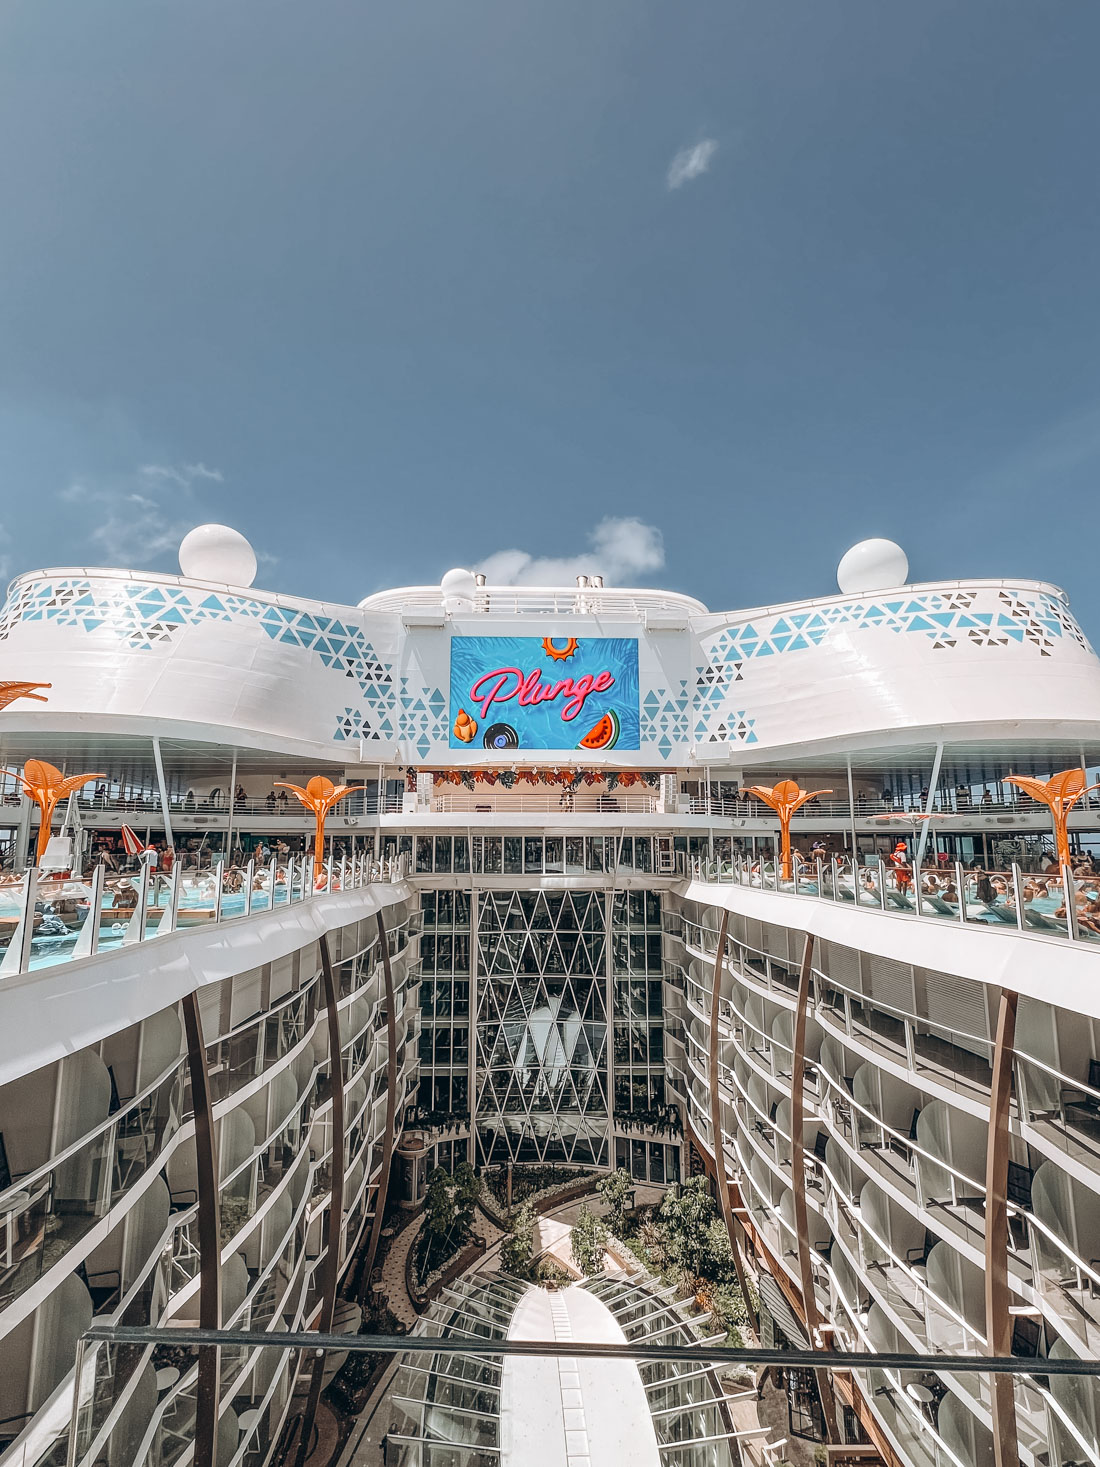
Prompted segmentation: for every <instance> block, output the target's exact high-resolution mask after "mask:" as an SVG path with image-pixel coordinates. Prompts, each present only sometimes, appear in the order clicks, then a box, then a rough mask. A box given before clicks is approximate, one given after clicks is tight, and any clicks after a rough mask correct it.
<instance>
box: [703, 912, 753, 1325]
mask: <svg viewBox="0 0 1100 1467" xmlns="http://www.w3.org/2000/svg"><path fill="white" fill-rule="evenodd" d="M729 920H730V914H729V912H728V911H726V910H725V909H723V911H722V919H721V922H720V923H719V926H718V946H717V947H716V948H715V951H714V975H713V978H712V981H711V989H710V1046H709V1053H708V1059H707V1075H708V1077H709V1079H710V1140H711V1146H712V1148H713V1150H714V1176H715V1180H716V1181H717V1183H718V1201H719V1204H720V1206H721V1208H722V1221H723V1222H724V1223H725V1225H726V1232H727V1233H728V1234H729V1240H730V1251H731V1252H732V1253H733V1266H734V1268H735V1269H736V1270H737V1283H738V1285H739V1286H740V1289H741V1296H742V1298H743V1299H744V1301H745V1312H746V1314H747V1315H748V1316H749V1323H750V1324H751V1325H752V1332H753V1334H754V1335H759V1333H760V1320H759V1319H758V1318H757V1314H756V1310H755V1309H754V1308H753V1302H752V1295H751V1294H750V1293H749V1281H748V1276H747V1274H746V1273H745V1265H744V1262H743V1260H742V1258H741V1249H740V1246H739V1244H740V1239H739V1236H738V1231H737V1220H736V1218H735V1217H734V1215H733V1207H732V1205H731V1204H730V1189H729V1183H728V1182H727V1180H726V1148H725V1144H724V1142H723V1139H722V1097H721V1094H720V1092H719V1089H718V1000H719V998H720V997H721V994H722V959H723V958H724V957H725V953H726V933H727V931H728V929H729Z"/></svg>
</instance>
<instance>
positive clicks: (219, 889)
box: [214, 861, 225, 922]
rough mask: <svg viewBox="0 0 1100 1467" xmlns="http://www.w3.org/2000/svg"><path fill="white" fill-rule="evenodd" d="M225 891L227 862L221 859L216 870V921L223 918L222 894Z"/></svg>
mask: <svg viewBox="0 0 1100 1467" xmlns="http://www.w3.org/2000/svg"><path fill="white" fill-rule="evenodd" d="M224 892H225V862H224V861H219V862H218V864H217V866H216V867H215V870H214V921H215V922H220V921H221V919H222V895H223V894H224Z"/></svg>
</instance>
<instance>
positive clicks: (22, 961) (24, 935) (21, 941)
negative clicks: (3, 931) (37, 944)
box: [0, 866, 40, 978]
mask: <svg viewBox="0 0 1100 1467" xmlns="http://www.w3.org/2000/svg"><path fill="white" fill-rule="evenodd" d="M39 876H40V872H39V869H38V867H37V866H28V867H27V871H26V878H25V880H24V882H23V907H22V911H21V912H20V914H19V921H18V923H17V924H16V928H15V931H14V932H13V933H12V935H11V941H10V942H9V943H8V950H7V952H6V953H5V954H4V961H3V962H2V963H0V978H10V977H12V976H13V975H14V974H16V973H25V972H26V971H27V969H28V968H29V967H30V962H31V938H32V937H33V936H34V908H35V904H36V903H37V901H38V880H39Z"/></svg>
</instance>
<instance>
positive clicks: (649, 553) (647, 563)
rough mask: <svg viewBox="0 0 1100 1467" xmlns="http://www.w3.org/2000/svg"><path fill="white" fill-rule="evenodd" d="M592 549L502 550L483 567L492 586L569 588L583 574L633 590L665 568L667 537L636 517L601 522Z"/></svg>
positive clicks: (592, 538)
mask: <svg viewBox="0 0 1100 1467" xmlns="http://www.w3.org/2000/svg"><path fill="white" fill-rule="evenodd" d="M588 543H589V544H590V545H591V547H592V548H591V550H585V551H581V553H580V554H579V555H567V556H562V557H554V556H545V555H544V556H536V555H531V554H530V553H529V552H528V551H526V550H497V551H496V552H495V553H494V554H492V555H490V556H487V557H486V559H484V560H483V561H482V562H481V564H480V565H479V566H478V567H477V569H478V570H481V571H483V572H484V573H485V579H486V580H487V581H488V583H489V585H491V586H568V585H572V584H573V582H574V581H575V579H576V577H577V576H580V575H586V576H590V575H602V576H603V578H604V581H605V583H606V584H607V585H609V586H610V585H615V584H620V585H621V584H624V583H625V584H627V585H631V584H633V583H635V582H636V581H637V579H638V578H639V577H640V576H645V575H647V574H648V573H649V572H651V571H657V570H660V569H661V567H662V566H663V565H664V563H665V546H664V541H663V539H662V538H661V532H660V530H658V529H657V528H656V527H655V526H654V525H647V524H645V523H644V522H643V521H642V520H639V519H636V518H634V517H633V516H630V517H627V518H623V519H614V518H609V519H605V520H601V521H600V523H599V524H598V525H597V526H596V527H595V529H594V530H592V531H591V533H590V534H589V536H588Z"/></svg>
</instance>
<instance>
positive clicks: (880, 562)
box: [836, 540, 909, 596]
mask: <svg viewBox="0 0 1100 1467" xmlns="http://www.w3.org/2000/svg"><path fill="white" fill-rule="evenodd" d="M908 575H909V557H908V556H907V555H906V553H905V551H904V550H903V549H902V548H901V546H900V545H897V544H895V543H894V541H893V540H861V541H860V542H859V544H858V545H853V546H852V548H851V550H849V551H848V552H847V553H846V554H845V555H844V556H843V557H842V559H841V562H840V564H839V565H838V566H837V568H836V583H837V585H838V586H839V587H840V589H841V590H842V591H843V592H844V594H845V596H855V595H857V594H858V593H859V592H861V591H885V590H888V589H889V588H890V587H892V586H904V585H905V581H906V577H907V576H908Z"/></svg>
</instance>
